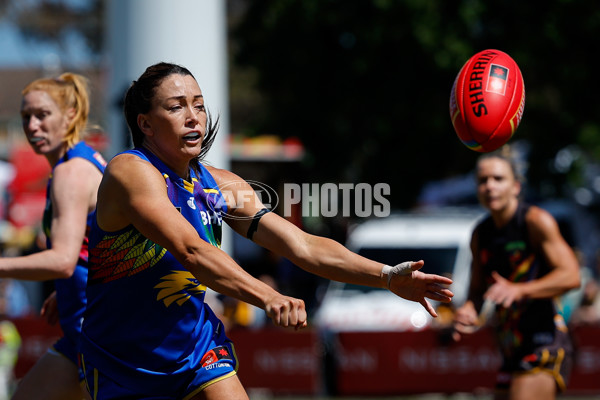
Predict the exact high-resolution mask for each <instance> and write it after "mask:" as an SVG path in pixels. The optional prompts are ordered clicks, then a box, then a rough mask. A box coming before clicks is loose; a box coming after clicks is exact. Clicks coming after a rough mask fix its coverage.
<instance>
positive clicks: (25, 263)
mask: <svg viewBox="0 0 600 400" xmlns="http://www.w3.org/2000/svg"><path fill="white" fill-rule="evenodd" d="M76 264H77V258H76V257H75V258H74V257H73V256H70V255H65V254H61V253H59V252H57V251H54V250H52V249H50V250H44V251H41V252H39V253H35V254H30V255H27V256H20V257H3V258H0V278H13V279H22V280H29V281H46V280H51V279H64V278H69V277H71V275H73V271H74V270H75V266H76Z"/></svg>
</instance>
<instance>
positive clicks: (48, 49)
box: [0, 20, 92, 67]
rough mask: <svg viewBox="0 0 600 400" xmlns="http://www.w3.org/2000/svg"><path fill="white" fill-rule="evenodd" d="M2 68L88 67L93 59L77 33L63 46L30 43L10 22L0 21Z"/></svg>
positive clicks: (71, 33) (0, 62)
mask: <svg viewBox="0 0 600 400" xmlns="http://www.w3.org/2000/svg"><path fill="white" fill-rule="evenodd" d="M0 38H1V40H0V66H2V67H33V66H40V65H44V64H56V63H62V64H64V65H69V66H78V65H82V64H83V65H85V64H88V63H90V60H91V58H92V56H91V53H90V51H89V50H88V48H87V46H86V43H85V40H84V39H83V38H82V37H81V36H80V35H77V34H75V33H74V32H69V33H67V34H66V36H65V40H64V46H62V48H61V47H59V46H58V45H57V44H51V43H47V42H41V41H34V40H28V39H26V38H24V37H23V35H21V33H20V32H19V29H18V28H17V27H16V26H15V25H14V24H13V23H12V22H10V21H6V20H0Z"/></svg>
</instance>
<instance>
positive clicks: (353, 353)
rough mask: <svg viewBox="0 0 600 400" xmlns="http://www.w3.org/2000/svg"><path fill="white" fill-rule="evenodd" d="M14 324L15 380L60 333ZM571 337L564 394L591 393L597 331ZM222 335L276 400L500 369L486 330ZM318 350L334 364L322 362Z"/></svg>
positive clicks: (460, 381) (435, 387)
mask: <svg viewBox="0 0 600 400" xmlns="http://www.w3.org/2000/svg"><path fill="white" fill-rule="evenodd" d="M13 322H14V323H15V325H16V327H17V329H18V330H19V333H20V335H21V338H22V345H21V350H20V352H19V359H18V362H17V366H16V370H15V373H16V376H17V377H18V378H20V377H22V376H23V375H24V374H25V373H26V372H27V371H28V370H29V368H31V366H33V364H34V363H35V362H36V361H37V359H38V358H39V357H40V356H41V355H42V354H44V353H45V352H46V350H47V349H48V347H50V346H51V345H52V344H53V343H54V342H55V341H56V339H57V338H58V337H60V335H61V331H60V328H58V327H57V326H55V327H52V326H49V325H48V324H47V323H46V322H45V321H44V320H42V319H39V318H27V319H17V320H14V321H13ZM572 334H573V338H574V343H575V346H576V347H575V349H576V353H575V354H576V357H575V363H574V369H573V374H572V375H571V380H570V384H569V387H568V392H569V393H573V394H598V393H600V379H599V378H600V341H599V340H598V338H599V337H600V326H596V327H590V326H587V327H580V328H577V329H574V330H573V332H572ZM228 335H229V337H230V338H231V339H232V340H233V342H234V343H235V348H236V352H237V354H238V357H239V359H240V367H239V370H238V374H239V377H240V380H241V381H242V384H243V385H244V386H245V387H246V388H247V389H249V390H265V391H266V392H268V393H272V394H279V395H282V394H295V395H308V396H311V395H317V394H320V393H322V392H323V391H324V390H325V386H327V387H328V388H330V389H331V390H333V391H335V392H336V393H335V394H336V395H341V396H344V395H351V396H359V395H364V396H368V395H371V396H373V395H400V394H414V393H455V392H471V393H472V392H478V391H483V392H485V391H489V390H491V388H492V387H493V385H494V381H495V375H496V370H497V368H498V367H499V365H500V356H499V354H498V352H497V350H496V346H495V344H494V341H493V338H492V333H491V332H490V331H488V330H482V331H480V332H477V333H475V334H473V335H471V336H467V337H465V338H464V339H463V340H462V341H461V342H458V343H455V342H452V341H451V340H449V338H448V337H447V336H445V335H444V334H443V333H442V332H440V331H437V330H424V331H421V332H345V333H340V334H337V335H330V336H328V337H329V339H328V340H330V342H327V343H324V342H323V341H322V338H321V337H320V336H319V335H318V333H317V332H315V331H313V330H303V331H298V332H295V331H289V330H284V329H279V328H265V329H259V330H251V329H250V330H246V329H237V330H233V331H231V332H229V334H228ZM324 349H327V353H328V356H329V357H331V358H332V359H333V360H334V362H333V363H326V362H325V357H324V355H325V351H324ZM331 364H333V365H334V366H333V367H331ZM330 368H331V369H330ZM325 376H327V379H328V380H329V382H326V383H327V385H325V382H323V378H324V377H325Z"/></svg>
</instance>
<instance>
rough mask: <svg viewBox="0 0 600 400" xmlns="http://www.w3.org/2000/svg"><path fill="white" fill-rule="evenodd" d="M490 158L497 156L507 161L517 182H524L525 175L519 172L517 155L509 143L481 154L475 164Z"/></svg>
mask: <svg viewBox="0 0 600 400" xmlns="http://www.w3.org/2000/svg"><path fill="white" fill-rule="evenodd" d="M490 158H498V159H500V160H504V161H505V162H507V163H508V165H509V166H510V169H511V171H512V173H513V176H514V177H515V179H516V180H517V181H518V182H521V183H525V176H524V175H523V174H522V173H521V170H522V168H521V166H520V165H518V162H517V157H516V155H515V153H514V151H513V149H512V148H511V147H510V145H508V144H506V145H504V146H502V147H500V148H499V149H498V150H495V151H492V152H490V153H485V154H483V155H481V156H480V157H479V159H478V160H477V164H479V162H480V161H482V160H487V159H490Z"/></svg>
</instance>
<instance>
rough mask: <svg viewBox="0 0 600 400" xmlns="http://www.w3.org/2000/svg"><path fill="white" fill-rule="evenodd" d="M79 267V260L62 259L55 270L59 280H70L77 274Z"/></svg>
mask: <svg viewBox="0 0 600 400" xmlns="http://www.w3.org/2000/svg"><path fill="white" fill-rule="evenodd" d="M76 266H77V259H75V260H74V259H73V258H72V257H61V258H60V259H59V260H58V262H57V264H56V268H55V270H54V271H55V273H56V278H57V279H68V278H70V277H72V276H73V274H74V273H75V267H76Z"/></svg>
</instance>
